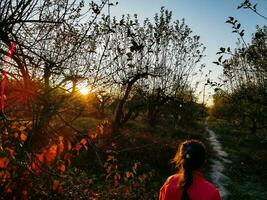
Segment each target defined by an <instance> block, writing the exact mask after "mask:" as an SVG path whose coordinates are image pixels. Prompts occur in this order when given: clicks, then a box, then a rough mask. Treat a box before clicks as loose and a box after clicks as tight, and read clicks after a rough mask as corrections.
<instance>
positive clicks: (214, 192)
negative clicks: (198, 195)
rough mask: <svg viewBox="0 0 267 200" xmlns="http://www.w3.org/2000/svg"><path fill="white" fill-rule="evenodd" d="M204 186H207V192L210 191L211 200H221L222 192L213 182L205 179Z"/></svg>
mask: <svg viewBox="0 0 267 200" xmlns="http://www.w3.org/2000/svg"><path fill="white" fill-rule="evenodd" d="M204 184H205V188H206V190H207V189H208V190H209V193H210V194H211V197H212V198H211V199H212V200H220V199H221V198H220V192H219V190H218V188H217V187H216V186H215V185H214V184H213V183H211V182H209V181H208V180H206V179H204Z"/></svg>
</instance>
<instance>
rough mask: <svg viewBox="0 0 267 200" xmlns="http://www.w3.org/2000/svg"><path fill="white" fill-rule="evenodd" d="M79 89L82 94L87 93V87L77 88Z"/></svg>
mask: <svg viewBox="0 0 267 200" xmlns="http://www.w3.org/2000/svg"><path fill="white" fill-rule="evenodd" d="M79 91H80V93H81V94H82V95H87V94H89V89H88V88H87V87H82V88H81V89H79Z"/></svg>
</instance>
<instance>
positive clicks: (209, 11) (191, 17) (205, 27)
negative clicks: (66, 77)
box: [110, 0, 267, 102]
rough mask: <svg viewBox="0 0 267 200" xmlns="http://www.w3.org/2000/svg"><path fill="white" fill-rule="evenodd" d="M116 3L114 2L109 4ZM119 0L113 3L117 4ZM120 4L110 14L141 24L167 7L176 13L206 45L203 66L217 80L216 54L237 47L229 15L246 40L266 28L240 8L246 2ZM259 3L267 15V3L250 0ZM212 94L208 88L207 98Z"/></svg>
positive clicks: (122, 0) (125, 0) (143, 0)
mask: <svg viewBox="0 0 267 200" xmlns="http://www.w3.org/2000/svg"><path fill="white" fill-rule="evenodd" d="M110 2H113V1H110ZM115 2H116V0H115V1H114V3H115ZM117 2H118V5H117V6H113V7H112V8H111V15H112V16H117V17H120V16H121V15H122V14H131V15H132V14H135V13H136V14H137V15H138V17H139V19H140V21H141V20H143V19H145V18H150V19H153V17H154V15H155V13H157V12H159V11H160V8H161V7H162V6H164V7H165V8H167V9H168V10H171V11H172V12H173V20H177V19H178V20H181V19H182V18H184V19H185V23H186V24H187V25H188V26H189V27H190V28H191V29H192V31H193V34H195V35H199V36H200V41H201V42H202V43H203V44H204V46H206V48H207V49H206V51H205V55H206V56H205V57H204V58H203V60H202V63H204V64H206V66H207V68H206V70H212V73H211V76H210V78H211V80H214V81H216V80H218V76H219V75H220V74H221V73H222V67H219V66H217V65H215V64H213V63H212V62H213V61H216V60H217V59H218V55H216V52H218V51H219V49H220V47H231V48H232V49H234V47H236V42H237V38H238V37H237V35H236V34H234V33H232V30H231V26H230V25H229V24H226V23H225V21H226V20H227V18H228V17H229V16H233V17H235V18H236V19H237V20H238V21H239V23H241V28H242V29H245V40H246V42H250V39H251V35H252V33H254V32H255V30H256V25H260V26H263V25H266V23H267V21H266V20H264V19H263V18H261V17H259V16H258V15H256V14H255V13H253V12H252V11H250V10H248V9H239V10H238V9H237V6H238V5H240V4H241V3H242V2H243V0H117ZM251 2H252V3H258V6H257V7H258V10H259V12H261V13H262V14H265V15H267V0H258V1H255V0H251ZM212 91H213V90H211V89H209V88H206V92H207V94H206V98H207V101H209V102H210V98H209V95H212Z"/></svg>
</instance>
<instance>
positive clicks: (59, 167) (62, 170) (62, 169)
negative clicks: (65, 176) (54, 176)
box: [57, 164, 66, 172]
mask: <svg viewBox="0 0 267 200" xmlns="http://www.w3.org/2000/svg"><path fill="white" fill-rule="evenodd" d="M57 169H58V170H59V171H61V172H65V171H66V166H65V165H64V164H60V165H58V166H57Z"/></svg>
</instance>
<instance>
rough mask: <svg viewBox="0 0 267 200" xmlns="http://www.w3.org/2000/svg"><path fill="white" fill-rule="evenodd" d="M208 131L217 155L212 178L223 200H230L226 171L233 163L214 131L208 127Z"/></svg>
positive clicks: (213, 164) (212, 168)
mask: <svg viewBox="0 0 267 200" xmlns="http://www.w3.org/2000/svg"><path fill="white" fill-rule="evenodd" d="M206 131H207V132H208V134H209V137H208V140H209V141H210V144H211V146H212V148H213V150H214V152H215V153H216V158H214V159H213V160H212V166H211V178H212V181H213V183H214V184H215V185H216V186H217V187H218V189H219V190H220V194H221V196H222V199H223V200H226V199H228V195H229V192H228V191H227V189H226V186H227V183H229V181H230V178H229V177H227V176H225V175H224V174H223V173H224V169H225V164H226V163H231V161H230V160H228V159H227V158H228V154H227V153H226V152H225V151H224V150H223V148H222V145H221V143H220V141H219V140H218V139H217V135H216V134H215V133H214V131H212V130H210V129H209V128H208V126H207V125H206Z"/></svg>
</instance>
